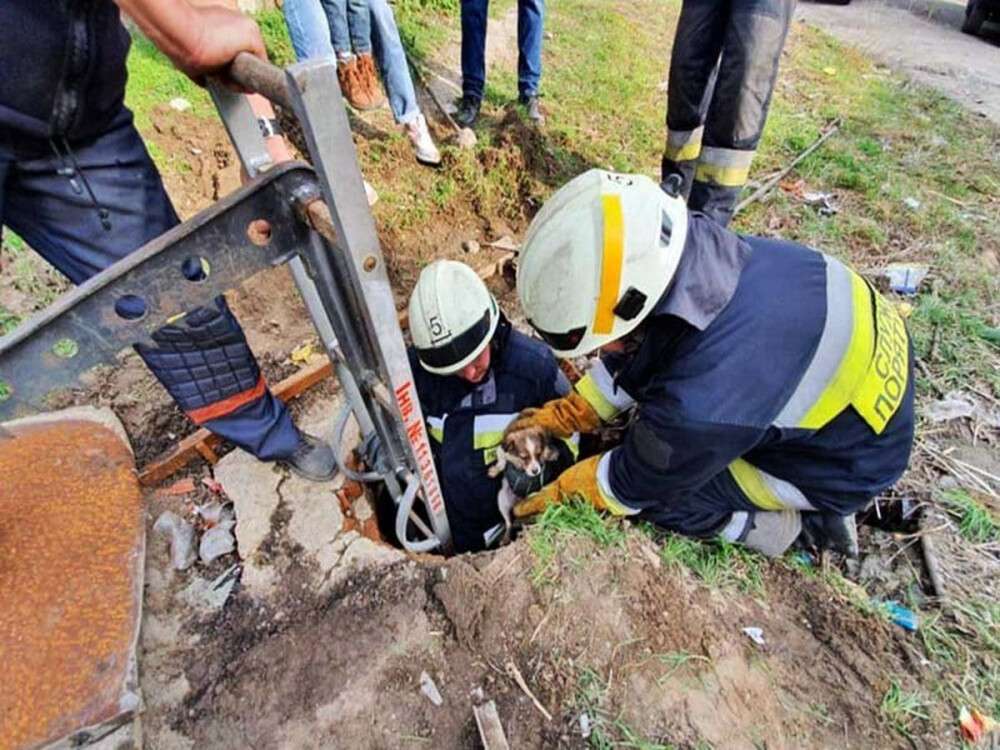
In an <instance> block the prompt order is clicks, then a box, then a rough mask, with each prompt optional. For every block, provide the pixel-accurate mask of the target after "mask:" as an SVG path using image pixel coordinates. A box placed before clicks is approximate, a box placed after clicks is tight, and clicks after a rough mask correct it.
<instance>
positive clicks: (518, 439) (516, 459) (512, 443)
mask: <svg viewBox="0 0 1000 750" xmlns="http://www.w3.org/2000/svg"><path fill="white" fill-rule="evenodd" d="M558 457H559V452H558V451H557V450H556V449H555V448H554V447H552V445H551V444H550V443H549V441H548V439H547V437H546V435H545V432H544V430H542V429H541V428H537V427H529V428H526V429H523V430H517V431H516V432H512V433H510V434H509V435H507V436H506V437H504V441H503V443H502V444H500V445H499V446H497V460H496V463H494V464H493V465H492V466H491V467H490V468H489V470H488V471H487V474H489V476H491V477H494V478H495V477H498V476H500V474H501V473H503V474H506V472H507V470H508V466H510V467H512V468H513V469H514V470H516V472H519V473H520V474H522V475H524V477H526V478H527V481H528V482H530V483H532V484H534V483H535V482H534V481H533V480H536V478H538V477H541V474H542V470H543V469H544V468H545V464H546V463H548V462H549V461H554V460H556V459H557V458H558ZM538 484H539V487H538V488H536V489H541V481H540V480H539V481H538ZM532 491H534V490H532ZM525 494H530V493H525ZM522 497H523V495H519V494H518V493H517V492H515V490H514V488H512V487H511V485H510V482H509V481H508V479H507V476H504V479H503V482H502V483H501V485H500V492H498V493H497V508H498V509H499V511H500V515H501V516H502V517H503V522H504V535H503V539H502V540H501V544H507V542H509V541H510V528H511V512H512V510H513V508H514V505H515V503H517V501H518V500H521V499H522Z"/></svg>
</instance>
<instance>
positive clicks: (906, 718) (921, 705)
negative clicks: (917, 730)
mask: <svg viewBox="0 0 1000 750" xmlns="http://www.w3.org/2000/svg"><path fill="white" fill-rule="evenodd" d="M879 709H880V710H881V712H882V716H883V717H884V718H885V720H886V721H887V722H888V723H889V726H891V727H892V728H893V729H895V730H896V731H897V732H899V733H900V734H901V735H903V736H904V737H909V736H910V735H911V730H912V729H913V725H914V722H916V721H917V720H923V721H927V720H928V719H929V718H930V717H929V716H928V715H927V712H926V703H925V701H924V700H923V699H922V698H921V697H920V696H919V695H918V694H917V693H907V692H905V691H904V690H903V689H902V688H900V686H899V683H898V682H896V681H895V680H893V681H892V683H891V684H890V685H889V689H888V690H886V692H885V695H883V696H882V703H881V705H880V706H879Z"/></svg>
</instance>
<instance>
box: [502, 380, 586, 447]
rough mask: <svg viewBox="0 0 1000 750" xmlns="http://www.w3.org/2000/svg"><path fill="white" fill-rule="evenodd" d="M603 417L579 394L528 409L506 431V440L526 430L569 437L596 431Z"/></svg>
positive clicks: (573, 392)
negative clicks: (537, 430) (533, 429)
mask: <svg viewBox="0 0 1000 750" xmlns="http://www.w3.org/2000/svg"><path fill="white" fill-rule="evenodd" d="M600 425H601V418H600V417H599V416H598V415H597V412H596V411H594V407H593V406H591V405H590V403H589V402H588V401H587V399H585V398H584V397H583V396H581V395H580V394H579V393H577V392H576V391H572V392H571V393H570V394H569V395H568V396H563V397H562V398H557V399H553V400H552V401H549V402H548V403H547V404H545V405H544V406H540V407H538V408H537V409H525V410H524V411H522V412H521V413H520V414H519V415H518V417H517V419H515V420H514V421H513V422H511V423H510V424H509V425H508V426H507V429H506V430H504V437H505V438H506V437H507V436H508V435H510V434H512V433H514V432H517V431H519V430H526V429H532V428H536V429H542V430H544V431H545V432H546V433H548V434H549V435H552V436H554V437H558V438H568V437H569V436H570V435H572V434H573V433H574V432H594V431H595V430H596V429H597V428H598V427H600Z"/></svg>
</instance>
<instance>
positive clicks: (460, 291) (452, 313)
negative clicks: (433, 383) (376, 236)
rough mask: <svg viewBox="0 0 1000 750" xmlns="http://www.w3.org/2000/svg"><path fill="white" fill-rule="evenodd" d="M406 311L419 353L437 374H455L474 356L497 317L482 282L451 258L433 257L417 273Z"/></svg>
mask: <svg viewBox="0 0 1000 750" xmlns="http://www.w3.org/2000/svg"><path fill="white" fill-rule="evenodd" d="M409 311H410V335H411V336H412V337H413V346H414V347H415V348H416V350H417V358H418V359H419V360H420V364H421V365H423V366H424V369H425V370H427V371H428V372H433V373H435V374H437V375H453V374H455V373H456V372H458V371H459V370H461V369H462V368H463V367H465V366H466V365H467V364H469V363H470V362H471V361H472V360H474V359H475V358H476V357H478V356H479V355H480V354H481V353H482V351H483V349H485V348H486V346H487V345H488V344H489V343H490V340H491V339H492V338H493V333H494V332H495V331H496V329H497V323H498V322H499V320H500V310H499V308H498V307H497V302H496V300H495V299H493V295H492V294H490V292H489V290H488V289H487V288H486V284H484V283H483V280H482V279H480V278H479V276H477V275H476V272H475V271H473V270H472V269H471V268H469V267H468V266H467V265H465V264H464V263H459V262H458V261H455V260H436V261H434V262H433V263H431V264H430V265H429V266H427V267H425V268H424V270H423V271H421V272H420V278H419V279H417V285H416V286H415V287H414V289H413V294H411V295H410V308H409Z"/></svg>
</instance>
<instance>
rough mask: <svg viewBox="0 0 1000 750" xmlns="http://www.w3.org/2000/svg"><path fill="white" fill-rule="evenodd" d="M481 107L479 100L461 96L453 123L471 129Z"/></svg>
mask: <svg viewBox="0 0 1000 750" xmlns="http://www.w3.org/2000/svg"><path fill="white" fill-rule="evenodd" d="M481 105H482V100H481V99H476V98H475V97H472V96H463V97H462V98H461V100H459V102H458V110H457V111H456V112H455V122H457V123H458V125H459V127H462V128H471V127H472V126H473V124H474V123H475V122H476V120H477V119H478V118H479V107H480V106H481Z"/></svg>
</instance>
